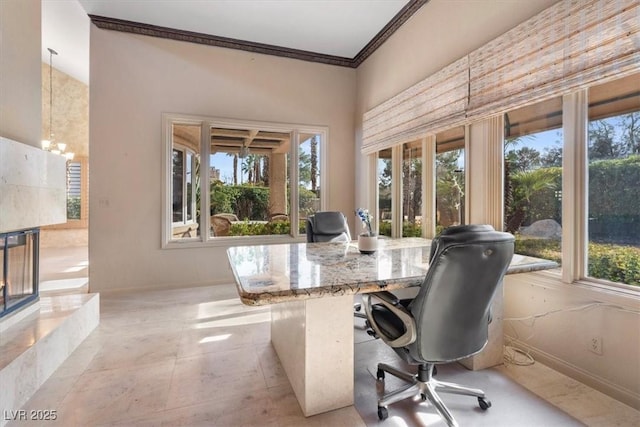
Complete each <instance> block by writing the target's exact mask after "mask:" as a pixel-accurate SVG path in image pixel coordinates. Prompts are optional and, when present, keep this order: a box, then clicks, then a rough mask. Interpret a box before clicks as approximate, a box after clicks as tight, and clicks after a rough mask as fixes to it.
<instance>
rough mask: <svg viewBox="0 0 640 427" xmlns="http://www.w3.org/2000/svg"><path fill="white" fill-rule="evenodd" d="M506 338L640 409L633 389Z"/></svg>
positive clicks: (566, 373)
mask: <svg viewBox="0 0 640 427" xmlns="http://www.w3.org/2000/svg"><path fill="white" fill-rule="evenodd" d="M505 338H506V341H508V342H509V343H510V345H512V346H514V347H516V348H518V349H520V350H523V351H526V352H528V353H529V354H530V355H531V356H533V358H534V359H535V360H537V361H539V362H540V363H542V364H544V365H546V366H548V367H550V368H552V369H554V370H556V371H558V372H560V373H561V374H564V375H566V376H568V377H570V378H573V379H574V380H576V381H579V382H581V383H583V384H585V385H587V386H589V387H591V388H593V389H595V390H598V391H599V392H601V393H604V394H606V395H607V396H609V397H611V398H613V399H616V400H618V401H620V402H622V403H624V404H625V405H629V406H631V407H632V408H634V409H636V410H639V411H640V395H639V394H637V393H634V392H633V391H631V390H628V389H626V388H624V387H620V386H619V385H617V384H614V383H612V382H610V381H608V380H606V379H604V378H601V377H599V376H597V375H593V374H592V373H590V372H587V371H585V370H584V369H581V368H579V367H577V366H575V365H573V364H571V363H568V362H567V361H565V360H562V359H560V358H558V357H556V356H553V355H551V354H549V353H546V352H544V351H542V350H539V349H537V348H535V347H532V346H530V345H528V344H526V343H524V342H522V341H519V340H517V339H515V338H513V337H511V336H509V335H506V334H505Z"/></svg>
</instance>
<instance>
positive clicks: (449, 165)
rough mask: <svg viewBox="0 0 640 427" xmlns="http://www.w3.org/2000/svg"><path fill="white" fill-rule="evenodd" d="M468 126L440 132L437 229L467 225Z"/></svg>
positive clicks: (437, 160)
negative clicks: (466, 135)
mask: <svg viewBox="0 0 640 427" xmlns="http://www.w3.org/2000/svg"><path fill="white" fill-rule="evenodd" d="M464 138H465V135H464V126H459V127H456V128H453V129H450V130H447V131H444V132H440V133H439V134H437V135H436V232H440V231H441V230H442V229H443V228H446V227H450V226H452V225H464V224H465V217H464V210H465V207H464V195H465V188H464V182H465V172H464V171H465V169H464Z"/></svg>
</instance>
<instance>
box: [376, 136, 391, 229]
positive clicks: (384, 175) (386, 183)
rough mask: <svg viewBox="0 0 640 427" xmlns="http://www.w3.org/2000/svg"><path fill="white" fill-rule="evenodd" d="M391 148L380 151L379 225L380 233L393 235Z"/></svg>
mask: <svg viewBox="0 0 640 427" xmlns="http://www.w3.org/2000/svg"><path fill="white" fill-rule="evenodd" d="M391 171H392V163H391V149H390V148H389V149H386V150H382V151H380V152H378V224H379V225H378V226H379V231H378V232H379V234H380V235H382V236H391V220H392V218H391V197H392V196H391V194H392V193H391Z"/></svg>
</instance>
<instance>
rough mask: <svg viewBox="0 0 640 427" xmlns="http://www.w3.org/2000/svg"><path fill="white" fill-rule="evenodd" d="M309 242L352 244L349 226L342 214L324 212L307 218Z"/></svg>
mask: <svg viewBox="0 0 640 427" xmlns="http://www.w3.org/2000/svg"><path fill="white" fill-rule="evenodd" d="M306 231H307V242H309V243H311V242H350V241H351V234H350V233H349V224H348V223H347V218H346V217H345V216H344V214H343V213H342V212H333V211H322V212H316V213H315V214H313V215H309V217H308V218H307V227H306Z"/></svg>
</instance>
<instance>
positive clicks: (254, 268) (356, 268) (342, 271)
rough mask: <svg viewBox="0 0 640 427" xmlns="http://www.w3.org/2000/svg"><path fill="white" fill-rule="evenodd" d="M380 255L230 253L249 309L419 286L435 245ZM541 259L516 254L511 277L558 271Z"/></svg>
mask: <svg viewBox="0 0 640 427" xmlns="http://www.w3.org/2000/svg"><path fill="white" fill-rule="evenodd" d="M378 243H379V245H378V250H377V251H376V252H375V253H373V254H370V255H364V254H361V253H360V252H359V251H358V248H357V242H350V243H292V244H280V245H257V246H236V247H231V248H229V249H227V255H228V257H229V264H230V265H231V269H232V271H233V274H234V276H235V280H236V285H237V289H238V294H239V295H240V299H241V300H242V302H243V303H245V304H247V305H262V304H273V303H277V302H283V301H290V300H294V299H307V298H320V297H323V296H338V295H350V294H357V293H366V292H376V291H380V290H383V289H384V290H394V289H400V288H406V287H410V286H419V285H421V284H422V281H423V280H424V276H425V275H426V272H427V269H428V266H429V263H428V261H429V253H430V250H431V246H430V244H431V241H430V240H426V239H421V238H404V239H381V240H379V242H378ZM557 266H558V264H557V263H555V262H552V261H547V260H543V259H539V258H532V257H528V256H523V255H514V257H513V260H512V262H511V265H510V267H509V270H508V271H507V274H513V273H524V272H530V271H536V270H545V269H551V268H555V267H557Z"/></svg>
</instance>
